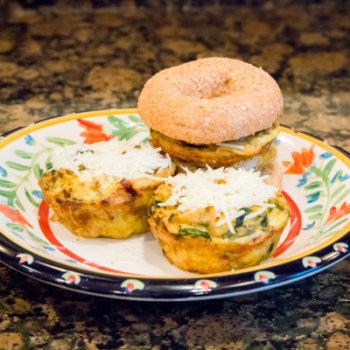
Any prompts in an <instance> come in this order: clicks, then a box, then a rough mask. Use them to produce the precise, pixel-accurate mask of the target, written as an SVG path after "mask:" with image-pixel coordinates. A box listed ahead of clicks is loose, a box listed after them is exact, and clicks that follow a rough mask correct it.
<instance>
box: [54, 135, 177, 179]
mask: <svg viewBox="0 0 350 350" xmlns="http://www.w3.org/2000/svg"><path fill="white" fill-rule="evenodd" d="M52 165H53V169H59V168H62V169H68V170H72V171H73V172H74V173H75V174H76V175H78V176H79V177H80V178H81V179H82V180H85V181H88V180H91V179H93V178H95V177H104V178H106V177H107V179H108V178H109V179H110V180H112V179H113V178H120V179H123V178H125V179H130V180H131V179H136V178H140V177H143V176H144V175H147V174H149V175H152V174H155V173H156V172H157V171H158V170H162V169H165V168H168V167H170V166H171V159H170V157H169V155H168V154H167V155H166V156H163V155H162V154H161V150H160V148H153V147H152V146H151V145H150V144H149V143H141V144H139V143H135V141H131V140H129V141H118V140H116V139H112V140H110V141H107V142H97V143H94V144H90V145H87V144H79V145H74V146H65V147H63V148H57V149H56V150H55V152H54V154H53V157H52Z"/></svg>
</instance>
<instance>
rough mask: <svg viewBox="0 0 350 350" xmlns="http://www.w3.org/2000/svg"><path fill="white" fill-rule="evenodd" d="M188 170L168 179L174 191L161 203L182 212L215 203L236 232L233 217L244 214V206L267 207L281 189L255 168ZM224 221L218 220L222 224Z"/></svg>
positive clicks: (216, 207)
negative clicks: (270, 183)
mask: <svg viewBox="0 0 350 350" xmlns="http://www.w3.org/2000/svg"><path fill="white" fill-rule="evenodd" d="M184 169H185V172H186V173H185V174H178V175H176V176H174V177H169V178H167V180H166V182H167V183H169V184H170V185H171V186H172V193H171V195H170V197H169V198H168V200H167V201H166V202H163V203H159V204H158V205H160V206H172V205H178V210H180V211H182V212H184V211H194V210H196V209H200V208H206V207H209V206H212V207H214V209H215V211H216V215H217V217H221V216H222V217H223V220H225V221H224V222H225V223H226V224H227V226H228V228H229V230H230V231H231V232H232V233H234V228H233V226H232V220H234V219H235V218H237V217H239V216H241V215H243V214H244V211H243V210H241V209H242V208H243V207H247V208H249V207H251V206H253V205H256V206H261V207H263V208H264V210H266V208H267V207H269V206H270V204H269V203H267V201H268V200H269V199H270V198H272V197H273V196H274V195H275V194H276V192H277V188H275V187H274V186H271V185H268V184H266V183H265V182H264V177H263V176H260V173H259V172H254V171H253V170H252V169H251V170H246V169H242V168H241V169H234V168H219V169H212V168H210V167H208V168H207V169H205V170H204V169H197V170H196V171H194V172H191V171H189V170H187V169H186V168H184ZM218 214H219V215H218ZM252 214H253V213H252ZM252 214H250V215H251V216H252V217H253V215H252ZM257 215H259V214H257ZM224 222H222V220H218V223H221V224H223V223H224Z"/></svg>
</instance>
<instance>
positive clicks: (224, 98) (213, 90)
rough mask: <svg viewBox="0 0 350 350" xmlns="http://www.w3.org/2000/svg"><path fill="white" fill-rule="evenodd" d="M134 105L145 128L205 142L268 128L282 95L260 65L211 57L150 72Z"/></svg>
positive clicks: (281, 100) (172, 136)
mask: <svg viewBox="0 0 350 350" xmlns="http://www.w3.org/2000/svg"><path fill="white" fill-rule="evenodd" d="M138 108H139V113H140V116H141V118H142V119H143V120H144V122H145V123H146V124H147V125H148V126H149V127H150V128H152V129H154V130H156V131H159V132H160V133H162V134H164V135H166V136H168V137H171V138H174V139H177V140H181V141H186V142H189V143H193V144H210V143H218V142H224V141H229V140H236V139H239V138H241V137H246V136H248V135H251V134H253V133H256V132H258V131H260V130H263V129H267V128H269V127H271V125H272V123H273V122H274V121H275V120H276V119H277V118H278V117H280V115H281V112H282V109H283V97H282V93H281V90H280V88H279V87H278V85H277V83H276V82H275V80H274V79H273V78H272V77H271V76H270V75H269V74H268V73H266V72H265V71H264V70H262V69H260V68H257V67H255V66H253V65H251V64H249V63H245V62H242V61H240V60H236V59H230V58H223V57H214V58H204V59H199V60H196V61H191V62H188V63H184V64H182V65H179V66H176V67H172V68H168V69H164V70H162V71H160V72H159V73H157V74H155V75H154V76H153V77H151V78H150V79H149V80H148V81H147V82H146V84H145V86H144V88H143V90H142V92H141V94H140V97H139V100H138Z"/></svg>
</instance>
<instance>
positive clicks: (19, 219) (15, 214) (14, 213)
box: [0, 204, 33, 228]
mask: <svg viewBox="0 0 350 350" xmlns="http://www.w3.org/2000/svg"><path fill="white" fill-rule="evenodd" d="M0 213H2V214H4V215H5V216H6V217H7V218H8V219H10V220H11V221H13V222H16V223H18V224H21V225H27V226H29V227H31V228H33V226H32V225H31V224H30V223H29V222H28V221H27V220H26V219H25V218H24V217H23V216H22V214H21V213H20V212H19V211H18V210H14V209H11V208H10V207H8V206H7V205H5V204H0Z"/></svg>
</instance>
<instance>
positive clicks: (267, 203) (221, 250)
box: [149, 168, 289, 274]
mask: <svg viewBox="0 0 350 350" xmlns="http://www.w3.org/2000/svg"><path fill="white" fill-rule="evenodd" d="M264 180H265V179H264V177H262V176H260V173H258V172H254V171H253V170H249V171H247V170H244V169H233V168H227V169H224V168H219V169H216V170H213V169H211V168H208V169H206V170H202V169H198V170H196V171H194V172H190V171H187V172H186V173H184V174H178V175H176V176H175V177H173V178H169V179H167V183H164V184H162V185H160V186H159V187H158V188H157V190H156V191H155V193H154V198H153V204H152V207H151V214H150V218H149V224H150V229H151V231H152V233H153V234H154V236H155V238H156V239H157V241H158V243H159V244H160V246H161V248H162V250H163V253H164V255H165V256H166V257H167V258H168V260H169V261H170V262H171V263H172V264H174V265H175V266H177V267H178V268H180V269H182V270H185V271H189V272H196V273H202V274H206V273H217V272H225V271H229V270H232V269H240V268H244V267H249V266H254V265H257V264H259V263H260V262H261V261H263V260H265V259H267V258H269V257H270V256H272V254H273V252H274V251H275V249H276V247H277V244H278V242H279V239H280V236H281V234H282V232H283V230H284V228H285V227H286V225H287V222H288V219H289V207H288V204H287V202H286V200H285V199H284V197H283V195H282V194H281V193H280V192H279V191H278V190H277V188H275V187H274V186H271V185H268V184H266V183H265V182H264Z"/></svg>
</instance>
